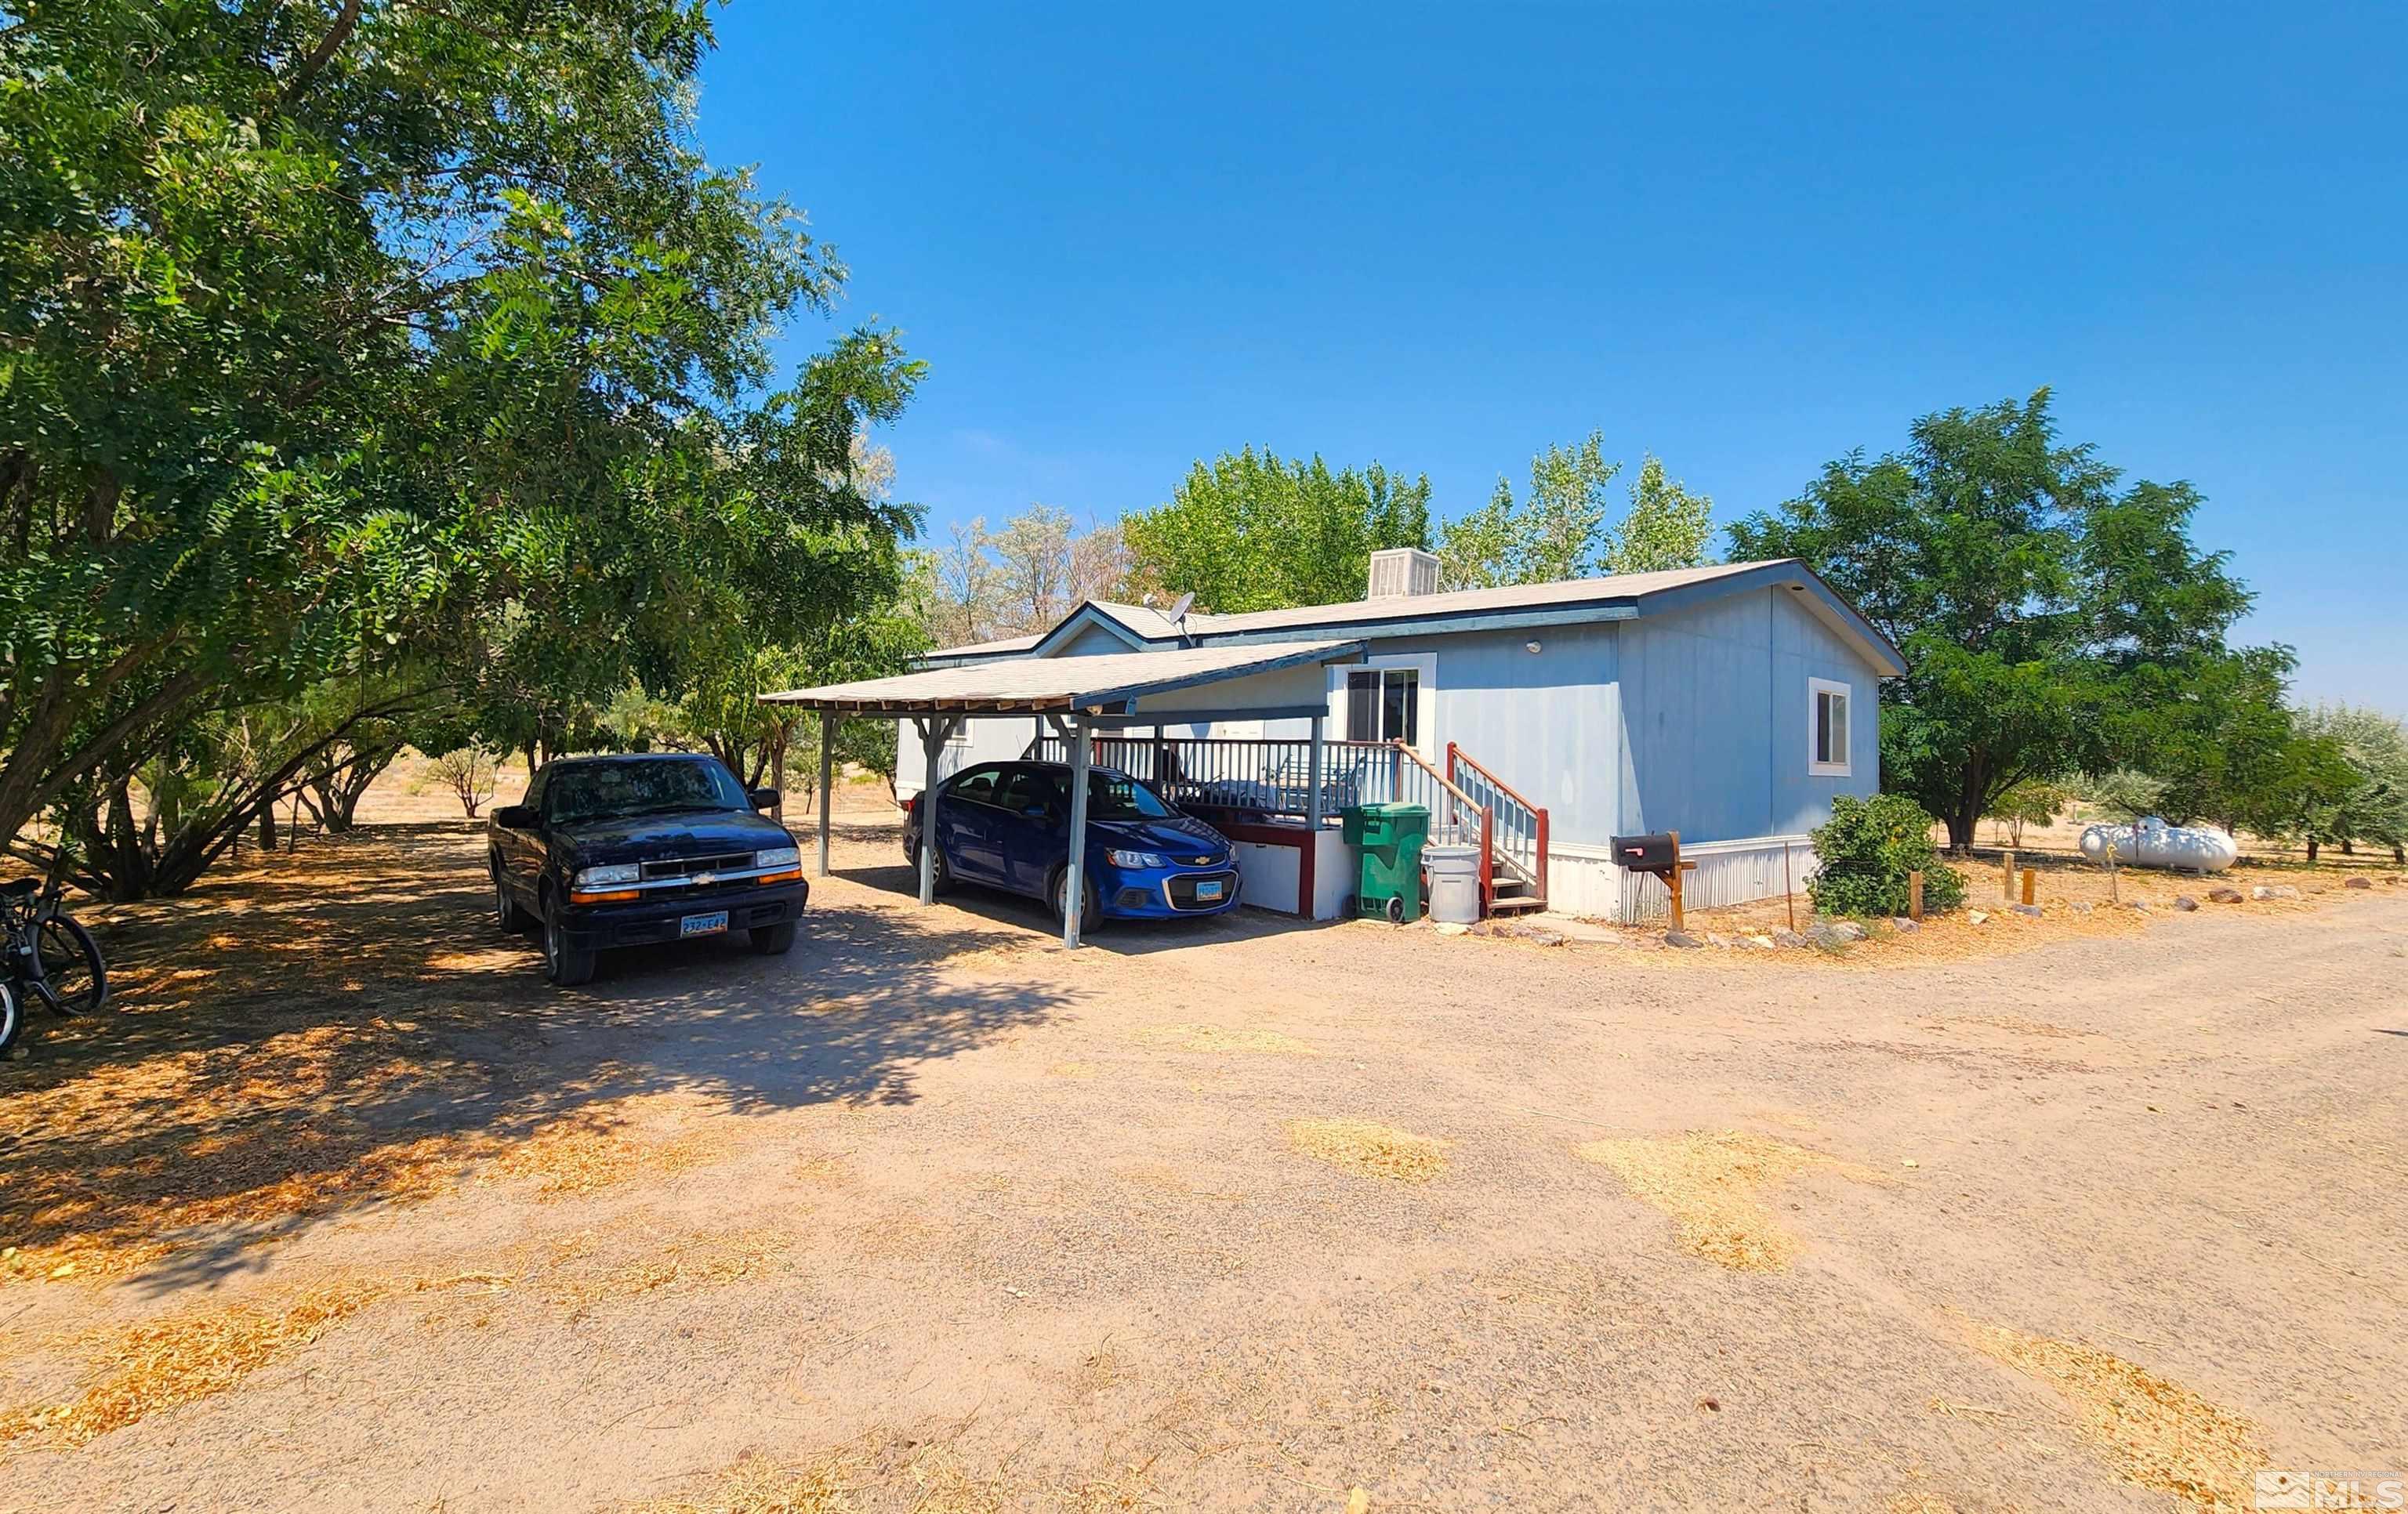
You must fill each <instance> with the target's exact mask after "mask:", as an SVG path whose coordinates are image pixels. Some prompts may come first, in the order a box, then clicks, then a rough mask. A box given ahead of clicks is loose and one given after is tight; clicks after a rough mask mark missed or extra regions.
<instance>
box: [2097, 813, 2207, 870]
mask: <svg viewBox="0 0 2408 1514" xmlns="http://www.w3.org/2000/svg"><path fill="white" fill-rule="evenodd" d="M2111 844H2112V845H2113V846H2114V848H2115V860H2116V861H2117V862H2118V863H2120V864H2124V865H2125V866H2127V867H2183V868H2188V869H2190V870H2191V871H2193V872H2200V873H2220V872H2222V871H2224V870H2225V869H2226V868H2228V867H2229V866H2231V865H2232V864H2234V863H2236V862H2239V861H2240V860H2241V844H2240V843H2239V842H2237V841H2235V840H2233V839H2232V837H2231V836H2230V835H2229V833H2227V832H2224V831H2219V830H2217V829H2216V828H2215V827H2214V826H2213V825H2168V824H2167V823H2166V822H2165V821H2162V820H2159V819H2158V818H2157V816H2155V815H2150V816H2146V817H2144V818H2143V820H2142V821H2141V823H2140V824H2138V825H2092V826H2086V827H2085V828H2084V830H2083V832H2082V854H2083V855H2084V856H2085V857H2087V858H2089V859H2090V860H2091V861H2092V862H2095V863H2103V862H2105V861H2106V860H2107V848H2108V847H2109V845H2111Z"/></svg>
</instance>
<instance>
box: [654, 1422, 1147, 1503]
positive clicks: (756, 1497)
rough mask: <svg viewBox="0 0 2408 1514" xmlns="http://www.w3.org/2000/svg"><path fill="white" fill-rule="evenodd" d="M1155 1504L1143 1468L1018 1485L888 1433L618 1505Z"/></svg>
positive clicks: (748, 1465)
mask: <svg viewBox="0 0 2408 1514" xmlns="http://www.w3.org/2000/svg"><path fill="white" fill-rule="evenodd" d="M865 1497H866V1498H867V1502H866V1503H865V1502H864V1499H865ZM1158 1507H1162V1506H1161V1505H1160V1504H1159V1502H1158V1501H1157V1500H1156V1499H1155V1498H1154V1493H1153V1478H1152V1476H1151V1472H1150V1464H1148V1465H1140V1466H1129V1467H1123V1468H1119V1469H1117V1470H1115V1471H1112V1472H1111V1473H1107V1474H1105V1475H1102V1476H1098V1477H1094V1478H1075V1479H1067V1480H1062V1481H1055V1482H1050V1483H1042V1484H1022V1485H1015V1483H1014V1481H1013V1480H1012V1479H1011V1478H1007V1477H1006V1476H1004V1475H1003V1474H1002V1473H1000V1472H975V1471H972V1470H971V1469H970V1467H969V1465H968V1464H967V1463H966V1462H965V1460H964V1459H963V1457H962V1456H961V1454H960V1453H959V1452H958V1451H957V1450H955V1449H954V1448H953V1446H951V1445H948V1444H945V1443H943V1442H942V1441H932V1440H928V1439H925V1438H916V1437H905V1436H902V1435H892V1434H889V1435H876V1436H866V1437H864V1439H863V1440H861V1441H857V1442H854V1443H853V1444H852V1445H848V1446H844V1447H841V1448H839V1449H838V1450H830V1451H824V1452H821V1453H820V1454H818V1455H816V1456H812V1457H810V1458H807V1459H806V1460H803V1461H800V1462H793V1463H789V1462H781V1461H779V1460H777V1459H775V1458H772V1457H767V1456H763V1455H760V1454H757V1453H747V1454H746V1455H744V1456H742V1457H739V1458H738V1460H737V1462H736V1464H734V1465H733V1466H730V1467H727V1468H726V1469H724V1471H721V1472H717V1473H714V1474H712V1475H710V1476H709V1477H706V1478H698V1479H696V1480H695V1482H694V1483H693V1484H692V1485H690V1486H689V1487H688V1488H687V1489H686V1490H684V1491H682V1492H680V1493H672V1494H670V1495H669V1496H667V1497H665V1498H657V1499H652V1500H649V1501H647V1502H644V1503H639V1504H631V1505H627V1506H624V1514H860V1511H863V1510H865V1509H868V1508H878V1509H905V1510H909V1511H910V1514H1001V1511H1002V1510H1004V1509H1007V1508H1013V1509H1023V1508H1025V1509H1043V1510H1050V1511H1054V1514H1114V1511H1122V1510H1128V1509H1150V1508H1158Z"/></svg>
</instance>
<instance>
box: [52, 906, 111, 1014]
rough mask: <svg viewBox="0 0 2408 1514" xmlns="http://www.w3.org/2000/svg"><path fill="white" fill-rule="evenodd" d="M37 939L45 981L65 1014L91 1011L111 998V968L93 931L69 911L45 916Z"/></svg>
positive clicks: (89, 1012)
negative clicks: (101, 956) (71, 915)
mask: <svg viewBox="0 0 2408 1514" xmlns="http://www.w3.org/2000/svg"><path fill="white" fill-rule="evenodd" d="M35 940H36V944H37V945H38V947H39V949H40V951H41V956H42V981H43V982H44V983H45V984H46V985H48V986H49V988H50V993H51V994H52V995H53V997H54V998H55V999H56V1000H57V1005H58V1011H59V1013H61V1014H63V1015H88V1014H91V1013H92V1012H93V1010H95V1009H98V1008H99V1007H101V1006H102V1005H104V1004H107V1003H108V968H107V967H106V966H104V965H102V964H101V960H100V946H99V943H97V942H95V941H93V938H92V933H91V932H90V931H88V930H85V929H84V928H83V927H82V926H81V925H79V924H78V923H77V922H76V921H75V920H74V919H73V918H72V917H70V916H66V915H50V916H47V917H45V918H44V920H43V921H42V923H41V927H40V931H39V934H38V935H36V937H35Z"/></svg>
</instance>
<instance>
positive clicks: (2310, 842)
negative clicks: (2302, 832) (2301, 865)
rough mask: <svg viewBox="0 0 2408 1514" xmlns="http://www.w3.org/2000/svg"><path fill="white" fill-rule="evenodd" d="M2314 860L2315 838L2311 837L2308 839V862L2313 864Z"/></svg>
mask: <svg viewBox="0 0 2408 1514" xmlns="http://www.w3.org/2000/svg"><path fill="white" fill-rule="evenodd" d="M2315 860H2316V838H2315V836H2310V837H2308V861H2310V862H2314V861H2315Z"/></svg>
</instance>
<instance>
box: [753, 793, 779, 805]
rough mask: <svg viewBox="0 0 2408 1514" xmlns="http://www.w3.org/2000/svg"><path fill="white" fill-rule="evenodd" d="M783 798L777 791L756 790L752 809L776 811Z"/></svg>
mask: <svg viewBox="0 0 2408 1514" xmlns="http://www.w3.org/2000/svg"><path fill="white" fill-rule="evenodd" d="M781 797H782V796H781V794H780V793H778V791H777V790H775V789H755V790H753V808H755V809H775V808H777V807H778V801H779V799H780V798H781Z"/></svg>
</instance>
